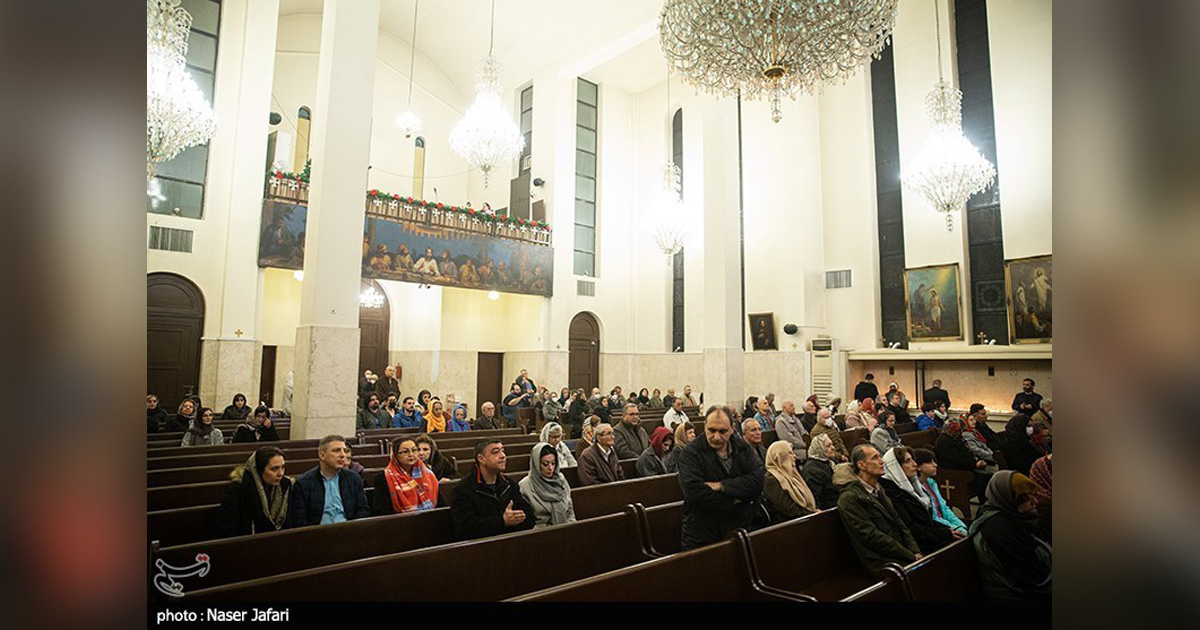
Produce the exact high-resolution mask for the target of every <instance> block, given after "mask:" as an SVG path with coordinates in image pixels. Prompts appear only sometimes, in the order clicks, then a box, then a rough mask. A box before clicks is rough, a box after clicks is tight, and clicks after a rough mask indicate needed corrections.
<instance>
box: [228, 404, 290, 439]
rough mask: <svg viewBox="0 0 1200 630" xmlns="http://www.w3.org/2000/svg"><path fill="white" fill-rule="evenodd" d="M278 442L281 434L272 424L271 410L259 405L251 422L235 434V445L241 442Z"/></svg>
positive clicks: (238, 429) (240, 427)
mask: <svg viewBox="0 0 1200 630" xmlns="http://www.w3.org/2000/svg"><path fill="white" fill-rule="evenodd" d="M278 440H279V432H278V431H276V430H275V426H274V425H272V424H271V410H270V409H268V408H267V407H266V406H264V405H259V406H258V407H257V408H256V409H255V410H254V415H253V416H251V418H250V421H249V422H247V423H245V424H243V425H240V426H239V427H238V428H237V431H235V432H234V433H233V442H234V443H235V444H237V443H239V442H277V441H278Z"/></svg>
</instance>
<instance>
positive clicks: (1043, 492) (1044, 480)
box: [1029, 455, 1052, 503]
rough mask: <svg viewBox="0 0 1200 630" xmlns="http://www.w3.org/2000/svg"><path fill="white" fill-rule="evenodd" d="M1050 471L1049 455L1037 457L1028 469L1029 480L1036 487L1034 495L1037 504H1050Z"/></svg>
mask: <svg viewBox="0 0 1200 630" xmlns="http://www.w3.org/2000/svg"><path fill="white" fill-rule="evenodd" d="M1050 469H1051V467H1050V456H1049V455H1046V456H1045V457H1039V458H1038V459H1037V461H1035V462H1033V466H1031V467H1030V468H1029V477H1030V479H1032V480H1033V482H1034V483H1036V484H1037V485H1038V491H1037V492H1035V493H1034V494H1035V495H1036V496H1037V498H1038V503H1050V502H1051V500H1052V496H1051V481H1052V480H1051V478H1050Z"/></svg>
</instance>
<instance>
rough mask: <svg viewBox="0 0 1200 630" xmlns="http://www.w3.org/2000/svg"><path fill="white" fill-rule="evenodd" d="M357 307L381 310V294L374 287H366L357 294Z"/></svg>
mask: <svg viewBox="0 0 1200 630" xmlns="http://www.w3.org/2000/svg"><path fill="white" fill-rule="evenodd" d="M358 305H359V306H361V307H363V308H383V294H382V293H380V292H379V291H376V290H375V287H367V288H365V289H363V292H362V293H360V294H358Z"/></svg>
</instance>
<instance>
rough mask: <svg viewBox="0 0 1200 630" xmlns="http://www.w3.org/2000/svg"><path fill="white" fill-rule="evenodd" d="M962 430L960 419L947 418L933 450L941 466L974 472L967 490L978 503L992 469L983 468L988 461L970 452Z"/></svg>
mask: <svg viewBox="0 0 1200 630" xmlns="http://www.w3.org/2000/svg"><path fill="white" fill-rule="evenodd" d="M962 431H963V425H962V421H960V420H958V419H956V418H951V419H949V420H947V421H946V424H945V426H943V427H942V430H941V432H940V433H938V436H937V441H936V442H934V444H933V450H934V452H935V453H937V458H938V462H939V463H940V465H941V466H942V468H947V469H949V470H966V471H970V472H973V473H975V476H974V478H973V479H972V480H971V485H970V487H969V488H968V490H970V492H971V495H972V496H975V497H978V498H979V501H980V503H982V502H983V501H984V498H983V493H984V491H985V490H987V484H988V480H989V479H991V477H992V471H990V470H985V469H986V468H987V465H988V463H987V462H985V461H983V460H982V459H978V458H976V457H975V455H974V454H973V453H971V449H970V448H968V447H967V443H966V442H965V441H963V437H962Z"/></svg>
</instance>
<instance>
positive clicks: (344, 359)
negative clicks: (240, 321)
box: [281, 326, 359, 440]
mask: <svg viewBox="0 0 1200 630" xmlns="http://www.w3.org/2000/svg"><path fill="white" fill-rule="evenodd" d="M358 349H359V330H358V328H335V327H331V326H300V327H299V328H297V329H296V358H295V368H294V369H295V377H294V379H293V382H294V391H293V393H292V439H293V440H307V439H315V438H322V437H325V436H326V435H330V434H338V435H342V436H345V437H347V438H349V437H350V436H353V435H354V414H355V406H354V403H355V396H357V394H358V391H357V390H358ZM281 394H282V392H281Z"/></svg>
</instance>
